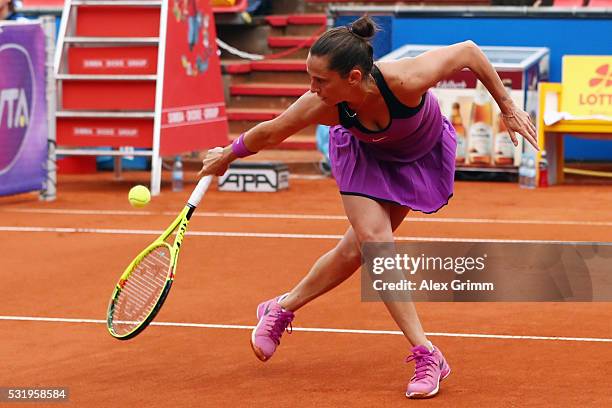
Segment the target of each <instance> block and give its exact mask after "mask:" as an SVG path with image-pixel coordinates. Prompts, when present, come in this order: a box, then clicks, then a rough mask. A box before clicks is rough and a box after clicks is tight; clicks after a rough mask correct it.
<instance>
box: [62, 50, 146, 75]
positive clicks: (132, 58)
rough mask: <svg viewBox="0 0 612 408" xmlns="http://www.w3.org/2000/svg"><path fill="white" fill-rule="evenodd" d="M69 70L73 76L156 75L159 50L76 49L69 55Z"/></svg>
mask: <svg viewBox="0 0 612 408" xmlns="http://www.w3.org/2000/svg"><path fill="white" fill-rule="evenodd" d="M68 70H69V72H71V73H73V74H89V75H94V74H103V75H155V73H156V72H157V48H155V47H130V48H129V53H126V50H125V48H121V47H96V48H79V47H74V48H71V49H70V52H69V53H68Z"/></svg>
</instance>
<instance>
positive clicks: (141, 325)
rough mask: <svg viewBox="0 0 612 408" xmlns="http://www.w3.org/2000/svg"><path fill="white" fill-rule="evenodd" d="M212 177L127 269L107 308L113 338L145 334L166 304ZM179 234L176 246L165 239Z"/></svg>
mask: <svg viewBox="0 0 612 408" xmlns="http://www.w3.org/2000/svg"><path fill="white" fill-rule="evenodd" d="M211 181H212V176H206V177H203V178H202V179H200V181H199V182H198V185H197V186H196V188H195V189H194V190H193V193H191V197H189V200H188V201H187V205H186V206H185V208H183V211H181V213H180V214H179V215H178V216H177V217H176V218H175V219H174V221H172V224H170V226H169V227H168V228H167V229H166V230H165V231H164V232H163V234H161V235H160V236H159V237H158V238H157V239H156V240H155V241H153V243H152V244H151V245H149V246H148V247H146V248H145V249H144V250H143V251H142V252H141V253H140V254H138V256H136V258H134V260H133V261H132V262H131V263H130V264H129V265H128V267H127V268H126V269H125V271H124V272H123V274H122V275H121V278H120V279H119V282H118V283H117V285H116V286H115V290H114V291H113V295H112V296H111V300H110V303H109V305H108V312H107V318H106V324H107V327H108V331H109V333H110V334H111V336H113V337H115V338H116V339H119V340H128V339H131V338H132V337H134V336H136V335H137V334H138V333H140V332H141V331H143V330H144V329H145V328H146V327H147V326H148V325H149V323H151V321H152V320H153V319H154V318H155V315H157V312H159V309H160V308H161V307H162V305H163V304H164V301H165V300H166V297H167V296H168V293H169V292H170V287H171V286H172V282H173V281H174V274H175V272H176V264H177V261H178V255H179V251H180V249H181V244H182V242H183V237H184V236H185V232H186V231H187V224H189V219H190V218H191V216H192V215H193V212H194V211H195V209H196V207H197V206H198V204H200V201H201V200H202V197H203V196H204V194H205V193H206V190H207V189H208V186H209V185H210V182H211ZM174 231H176V237H175V238H174V243H173V244H172V245H170V244H169V243H168V242H166V239H167V238H168V237H169V236H170V235H172V233H173V232H174Z"/></svg>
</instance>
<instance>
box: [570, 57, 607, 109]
mask: <svg viewBox="0 0 612 408" xmlns="http://www.w3.org/2000/svg"><path fill="white" fill-rule="evenodd" d="M562 84H563V98H561V112H567V113H569V114H571V115H574V116H595V115H599V116H606V117H609V118H610V119H611V120H612V55H607V56H606V55H604V56H575V55H572V56H567V55H566V56H564V57H563V80H562Z"/></svg>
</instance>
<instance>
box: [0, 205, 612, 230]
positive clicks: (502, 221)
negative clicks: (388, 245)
mask: <svg viewBox="0 0 612 408" xmlns="http://www.w3.org/2000/svg"><path fill="white" fill-rule="evenodd" d="M0 211H1V212H17V213H32V214H65V215H117V216H122V215H129V216H132V215H133V216H145V215H148V216H150V215H176V214H177V212H171V211H163V212H153V211H121V210H62V209H42V208H40V209H39V208H6V209H1V210H0ZM194 217H220V218H258V219H259V218H261V219H281V220H290V219H296V220H322V221H323V220H338V221H347V218H346V216H345V215H317V214H251V213H234V212H199V213H198V212H196V213H195V214H194ZM404 222H438V223H449V224H454V223H458V224H520V225H577V226H597V227H611V226H612V221H566V220H511V219H503V218H500V219H496V218H449V217H433V216H432V217H411V216H410V215H409V216H408V217H406V218H405V219H404Z"/></svg>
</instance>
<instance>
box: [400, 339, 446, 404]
mask: <svg viewBox="0 0 612 408" xmlns="http://www.w3.org/2000/svg"><path fill="white" fill-rule="evenodd" d="M410 361H414V363H415V369H414V376H412V378H411V379H410V382H409V383H408V389H407V390H406V397H408V398H431V397H433V396H434V395H436V394H437V393H438V391H439V390H440V381H442V380H443V379H445V378H446V377H448V376H449V375H450V373H451V369H450V367H449V366H448V364H447V362H446V359H445V358H444V356H443V355H442V352H440V350H438V349H437V348H436V347H434V350H433V351H429V350H428V349H427V347H425V346H417V347H414V348H413V349H412V354H411V355H410V356H408V357H407V358H406V362H410Z"/></svg>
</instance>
